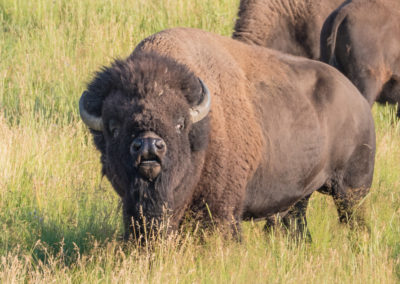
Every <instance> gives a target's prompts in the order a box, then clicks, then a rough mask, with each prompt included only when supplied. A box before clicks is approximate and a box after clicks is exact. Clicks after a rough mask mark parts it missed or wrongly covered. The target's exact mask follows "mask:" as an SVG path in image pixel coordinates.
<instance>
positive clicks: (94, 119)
mask: <svg viewBox="0 0 400 284" xmlns="http://www.w3.org/2000/svg"><path fill="white" fill-rule="evenodd" d="M87 94H88V92H87V91H84V92H83V93H82V96H81V98H80V100H79V113H80V115H81V118H82V121H83V122H84V123H85V124H86V125H87V126H88V127H89V128H91V129H93V130H97V131H103V120H102V119H101V116H95V115H92V114H90V113H88V112H87V110H86V109H85V97H86V95H87Z"/></svg>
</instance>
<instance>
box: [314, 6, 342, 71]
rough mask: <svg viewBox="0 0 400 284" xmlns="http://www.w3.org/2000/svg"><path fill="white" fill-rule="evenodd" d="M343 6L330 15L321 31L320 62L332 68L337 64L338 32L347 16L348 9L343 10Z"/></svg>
mask: <svg viewBox="0 0 400 284" xmlns="http://www.w3.org/2000/svg"><path fill="white" fill-rule="evenodd" d="M345 4H346V3H345ZM345 4H343V5H345ZM343 5H342V6H340V7H339V8H338V9H336V10H335V11H333V12H332V13H331V14H330V15H329V17H328V18H327V19H326V20H325V23H324V25H323V26H322V30H321V38H320V49H321V57H320V60H321V61H322V62H325V63H328V64H329V65H332V66H336V64H337V62H336V57H335V47H336V37H337V31H338V29H339V27H340V25H341V24H342V23H343V21H344V19H345V18H346V16H347V11H346V10H347V9H343Z"/></svg>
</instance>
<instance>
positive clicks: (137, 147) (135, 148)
mask: <svg viewBox="0 0 400 284" xmlns="http://www.w3.org/2000/svg"><path fill="white" fill-rule="evenodd" d="M142 145H143V143H142V141H141V140H135V141H133V143H132V150H133V151H135V152H137V151H139V150H140V148H141V147H142Z"/></svg>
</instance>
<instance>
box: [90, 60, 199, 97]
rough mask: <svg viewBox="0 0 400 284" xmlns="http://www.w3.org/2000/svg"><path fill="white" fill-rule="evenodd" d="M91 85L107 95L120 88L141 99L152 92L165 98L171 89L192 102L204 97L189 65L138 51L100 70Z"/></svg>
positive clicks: (101, 94) (125, 93)
mask: <svg viewBox="0 0 400 284" xmlns="http://www.w3.org/2000/svg"><path fill="white" fill-rule="evenodd" d="M88 89H89V92H93V93H97V94H98V95H99V96H100V97H103V99H105V98H106V97H107V96H108V94H110V93H112V92H116V91H121V92H122V93H124V95H125V96H130V97H131V98H132V99H133V98H136V99H139V100H140V99H147V98H149V96H155V97H156V98H157V97H158V99H161V97H162V96H163V95H164V94H165V93H167V92H168V93H172V94H174V93H176V92H181V93H183V95H184V96H185V99H186V101H187V102H188V103H189V104H190V105H193V104H195V103H197V102H198V101H199V100H200V99H201V85H200V83H199V80H198V78H197V77H196V76H195V75H194V74H193V72H191V71H190V70H189V69H188V68H187V67H186V66H184V65H182V64H179V63H178V62H176V61H175V60H172V59H170V58H166V57H163V56H160V55H157V54H155V53H145V52H142V53H134V54H132V55H131V56H130V57H128V58H127V59H126V60H116V61H115V62H114V63H113V64H112V65H111V67H108V68H104V69H103V70H102V72H99V73H98V74H97V76H96V78H95V79H94V80H93V82H92V83H91V84H90V85H89V87H88ZM99 91H100V92H99ZM104 92H105V93H104ZM169 95H170V94H169ZM149 99H151V98H149Z"/></svg>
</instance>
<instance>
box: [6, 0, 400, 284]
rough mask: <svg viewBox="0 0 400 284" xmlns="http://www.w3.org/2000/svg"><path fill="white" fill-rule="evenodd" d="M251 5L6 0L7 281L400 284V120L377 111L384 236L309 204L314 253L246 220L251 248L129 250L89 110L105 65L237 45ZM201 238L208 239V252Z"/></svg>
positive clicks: (197, 244) (376, 227)
mask: <svg viewBox="0 0 400 284" xmlns="http://www.w3.org/2000/svg"><path fill="white" fill-rule="evenodd" d="M237 7H238V0H218V1H211V0H202V1H200V0H192V1H187V0H185V1H183V0H165V1H161V0H158V1H156V0H147V1H146V0H135V1H132V0H129V1H128V0H124V1H111V0H107V1H106V0H101V1H95V0H80V1H78V0H70V1H66V0H36V1H28V0H24V1H22V0H0V59H1V60H0V195H1V196H0V230H1V232H0V282H1V283H9V282H56V283H59V282H64V283H80V282H100V283H114V282H128V283H141V282H142V283H143V282H144V283H146V282H151V283H166V282H167V283H171V282H172V283H176V282H183V283H193V282H194V283H266V282H267V283H305V282H307V283H309V282H311V283H395V282H399V281H400V242H399V240H400V214H399V213H400V191H399V188H400V147H399V145H400V123H399V122H398V121H396V119H395V111H394V110H395V109H394V107H385V106H375V107H374V108H373V114H374V118H375V122H376V129H377V156H376V170H375V176H374V182H373V187H372V190H371V193H370V195H369V196H368V199H367V201H366V202H367V208H368V220H369V222H370V224H371V233H370V234H367V233H365V232H352V231H351V230H349V229H348V228H347V227H345V226H341V225H339V224H338V221H337V214H336V211H335V208H334V206H333V203H332V200H331V199H330V198H328V197H326V196H323V195H321V194H315V195H314V196H313V197H312V199H311V202H310V206H309V211H308V215H309V226H310V231H311V234H312V237H313V243H312V244H304V243H300V244H298V245H293V243H292V242H291V241H290V240H288V239H287V237H286V236H283V235H280V234H273V235H268V236H267V235H265V234H264V233H263V232H262V229H261V228H262V224H260V223H255V224H253V223H245V224H244V232H243V235H244V238H243V242H241V243H237V242H232V241H227V240H224V238H223V236H221V235H219V234H218V233H215V234H212V235H205V236H204V235H203V234H204V232H197V233H194V234H189V233H185V232H183V233H182V234H180V235H179V236H177V238H171V239H165V240H162V241H158V242H156V243H154V244H153V249H150V248H149V247H148V246H145V247H140V248H138V247H135V246H133V245H125V244H123V243H121V242H120V241H118V237H119V236H120V235H121V233H122V224H121V210H120V205H119V200H118V198H117V195H116V194H115V193H114V191H113V189H112V187H111V186H110V184H109V183H108V181H107V180H106V179H102V177H101V174H100V163H99V154H98V153H97V152H96V151H95V149H94V146H93V144H92V142H91V138H90V135H89V133H88V131H87V129H86V127H85V126H84V125H83V124H82V122H81V121H80V119H79V114H78V111H77V110H78V108H77V101H78V99H79V97H80V95H81V92H82V91H83V90H84V88H85V83H86V82H87V81H88V80H90V78H91V76H92V75H93V72H94V71H96V70H98V68H99V66H101V65H107V64H109V63H110V61H112V60H113V58H116V57H125V56H127V55H128V54H129V53H130V52H131V51H132V50H133V48H134V47H135V45H136V44H137V43H138V42H139V41H140V40H141V39H143V38H145V37H146V36H148V35H150V34H152V33H154V32H157V31H160V30H162V29H165V28H170V27H175V26H190V27H197V28H201V29H205V30H208V31H213V32H216V33H219V34H223V35H228V36H229V35H230V34H231V32H232V29H233V24H234V20H235V15H236V11H237ZM200 240H202V241H200Z"/></svg>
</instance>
